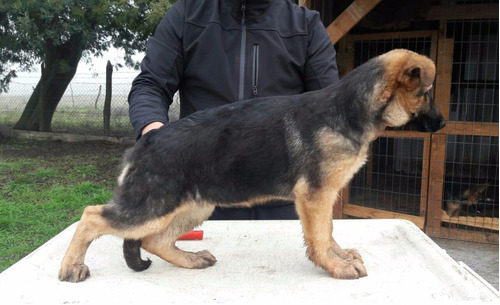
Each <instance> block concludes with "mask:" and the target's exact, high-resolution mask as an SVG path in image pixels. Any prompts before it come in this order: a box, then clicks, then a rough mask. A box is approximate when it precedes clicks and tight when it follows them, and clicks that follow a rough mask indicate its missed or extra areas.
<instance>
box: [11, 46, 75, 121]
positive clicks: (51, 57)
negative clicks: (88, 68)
mask: <svg viewBox="0 0 500 305" xmlns="http://www.w3.org/2000/svg"><path fill="white" fill-rule="evenodd" d="M82 51H83V50H82V47H81V39H79V38H78V37H72V38H71V39H69V40H68V41H67V42H66V43H65V44H62V45H54V44H53V43H51V42H50V41H47V42H46V44H45V59H44V62H43V63H42V76H41V78H40V80H39V81H38V84H37V86H36V88H35V90H34V91H33V93H32V94H31V97H30V99H29V100H28V103H27V104H26V107H25V108H24V111H23V114H22V115H21V118H20V119H19V121H18V122H17V123H16V125H15V126H14V128H15V129H22V130H32V131H52V128H51V125H52V117H53V116H54V112H55V110H56V107H57V105H58V104H59V101H60V100H61V98H62V96H63V94H64V92H65V91H66V88H67V87H68V85H69V83H70V82H71V80H72V79H73V76H75V73H76V69H77V67H78V62H79V61H80V58H81V57H82Z"/></svg>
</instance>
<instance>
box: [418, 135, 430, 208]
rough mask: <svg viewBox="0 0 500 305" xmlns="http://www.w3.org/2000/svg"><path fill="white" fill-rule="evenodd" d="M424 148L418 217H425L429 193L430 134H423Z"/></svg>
mask: <svg viewBox="0 0 500 305" xmlns="http://www.w3.org/2000/svg"><path fill="white" fill-rule="evenodd" d="M425 135H426V137H425V138H424V147H423V150H422V179H421V181H420V216H424V217H425V216H426V215H427V204H428V191H429V181H430V180H429V175H430V173H429V168H430V166H429V163H430V159H431V134H430V133H425Z"/></svg>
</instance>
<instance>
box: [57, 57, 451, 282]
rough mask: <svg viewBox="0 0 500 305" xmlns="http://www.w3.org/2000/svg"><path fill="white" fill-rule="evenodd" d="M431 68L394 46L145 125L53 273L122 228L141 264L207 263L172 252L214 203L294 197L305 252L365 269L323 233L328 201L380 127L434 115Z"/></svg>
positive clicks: (80, 269) (431, 121)
mask: <svg viewBox="0 0 500 305" xmlns="http://www.w3.org/2000/svg"><path fill="white" fill-rule="evenodd" d="M434 77H435V66H434V63H433V62H432V61H431V60H430V59H428V58H427V57H424V56H421V55H418V54H416V53H414V52H411V51H408V50H394V51H391V52H388V53H386V54H383V55H381V56H378V57H376V58H373V59H371V60H370V61H368V62H367V63H365V64H363V65H362V66H360V67H358V68H357V69H355V70H354V71H352V72H351V73H350V74H348V75H347V76H345V77H344V78H343V79H342V80H341V81H340V82H338V83H336V84H334V85H332V86H329V87H327V88H325V89H322V90H319V91H315V92H308V93H304V94H300V95H295V96H280V97H265V98H258V99H253V100H250V101H243V102H238V103H234V104H229V105H225V106H222V107H218V108H213V109H208V110H203V111H200V112H197V113H194V114H193V115H191V116H189V117H186V118H184V119H181V120H179V121H176V122H172V123H169V124H167V125H165V126H164V127H162V128H160V129H158V130H154V131H151V132H149V133H147V134H146V135H144V136H143V137H142V138H141V139H140V140H139V141H138V142H137V144H136V145H135V146H134V147H133V148H131V149H130V150H128V151H127V152H126V153H125V156H124V158H123V169H122V172H121V174H120V175H119V177H118V183H117V186H116V189H115V192H114V197H113V198H112V199H111V200H110V201H109V202H108V203H107V204H105V205H99V206H89V207H87V208H85V210H84V212H83V216H82V218H81V221H80V223H79V224H78V226H77V229H76V232H75V235H74V236H73V239H72V240H71V243H70V245H69V248H68V250H67V252H66V255H65V256H64V258H63V260H62V264H61V269H60V271H59V279H60V280H62V281H70V282H78V281H83V280H85V278H86V277H88V276H89V275H90V273H89V269H88V267H87V266H86V265H85V264H84V258H85V253H86V251H87V249H88V247H89V245H90V243H91V242H92V241H93V240H94V239H96V238H97V237H99V236H101V235H104V234H113V235H116V236H119V237H121V238H124V239H126V241H125V244H124V249H125V251H124V252H125V254H126V260H127V263H128V264H129V266H131V267H132V268H133V269H136V270H142V269H145V268H147V267H148V266H149V263H150V262H145V261H142V260H141V259H140V252H139V251H140V249H139V247H142V248H143V249H145V250H147V251H148V252H150V253H153V254H155V255H158V256H159V257H161V258H162V259H164V260H166V261H167V262H170V263H172V264H175V265H177V266H181V267H185V268H206V267H209V266H211V265H213V264H214V263H215V262H216V259H215V257H214V256H213V255H212V254H210V252H208V251H206V250H205V251H200V252H196V253H192V252H185V251H182V250H180V249H179V248H177V247H176V246H175V242H176V240H177V238H178V237H179V236H181V235H182V234H183V233H185V232H187V231H189V230H191V229H192V228H194V227H195V226H197V225H199V224H201V223H202V222H203V221H204V220H205V219H207V218H208V217H209V216H210V214H211V213H212V211H213V209H214V207H215V206H222V207H231V206H251V205H254V204H259V203H264V202H266V201H268V200H270V199H284V200H293V201H295V205H296V210H297V213H298V215H299V218H300V221H301V224H302V227H303V232H304V239H305V243H306V245H307V255H308V257H309V259H310V260H311V261H313V262H314V263H315V264H317V265H319V266H321V267H323V268H324V269H325V270H326V271H327V272H328V273H329V274H330V275H331V276H332V277H334V278H339V279H356V278H359V277H363V276H366V275H367V272H366V269H365V267H364V266H363V260H362V259H361V256H360V254H359V253H358V252H357V251H356V250H352V249H348V250H344V249H342V248H341V247H340V246H339V245H338V244H337V243H336V242H335V240H334V239H333V237H332V229H333V226H332V207H333V204H334V203H335V201H336V199H337V195H338V193H339V191H340V190H341V189H342V188H343V187H344V186H345V185H346V184H347V183H348V182H349V180H350V179H351V178H352V176H353V175H354V174H355V173H356V172H357V171H358V170H359V168H360V167H361V166H362V165H363V164H364V163H365V160H366V159H367V152H368V147H369V144H370V142H372V141H373V140H374V139H376V138H377V136H378V135H379V134H380V133H381V132H383V131H384V129H385V128H386V127H387V126H402V125H404V124H406V123H408V122H409V121H410V120H412V119H416V120H417V124H418V125H419V126H420V129H421V130H423V131H429V132H434V131H437V130H439V129H441V128H442V127H443V126H444V120H443V117H442V116H441V113H440V112H439V110H438V109H437V108H436V106H435V105H434V103H433V101H432V99H431V94H430V91H431V89H432V84H433V82H434Z"/></svg>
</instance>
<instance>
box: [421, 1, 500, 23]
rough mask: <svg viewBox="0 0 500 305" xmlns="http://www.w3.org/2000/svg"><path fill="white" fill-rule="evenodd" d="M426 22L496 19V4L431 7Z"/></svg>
mask: <svg viewBox="0 0 500 305" xmlns="http://www.w3.org/2000/svg"><path fill="white" fill-rule="evenodd" d="M426 19H427V20H464V19H465V20H468V19H498V3H496V4H495V3H492V4H463V5H437V6H432V7H431V9H430V10H429V13H428V14H427V18H426Z"/></svg>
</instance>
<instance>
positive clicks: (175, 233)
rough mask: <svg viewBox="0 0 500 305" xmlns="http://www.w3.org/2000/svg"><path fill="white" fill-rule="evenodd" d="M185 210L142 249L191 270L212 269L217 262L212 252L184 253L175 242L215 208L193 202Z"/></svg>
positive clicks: (145, 241) (186, 205)
mask: <svg viewBox="0 0 500 305" xmlns="http://www.w3.org/2000/svg"><path fill="white" fill-rule="evenodd" d="M184 208H185V209H182V211H181V212H179V213H178V214H176V215H175V217H174V218H173V219H172V221H171V222H170V223H169V225H168V227H167V229H166V230H164V231H163V232H160V233H158V234H154V235H150V236H147V237H146V238H144V240H143V241H142V248H144V249H145V250H146V251H148V252H150V253H152V254H155V255H157V256H159V257H161V258H162V259H164V260H165V261H167V262H169V263H172V264H174V265H177V266H179V267H184V268H189V269H201V268H206V267H210V266H212V265H214V264H215V262H216V261H217V259H216V258H215V257H214V256H213V255H212V254H211V253H210V252H208V251H207V250H204V251H199V252H187V251H183V250H181V249H179V248H177V246H176V245H175V242H176V241H177V239H178V238H179V237H180V236H181V235H182V234H184V233H186V232H187V231H189V230H191V229H193V228H194V227H195V226H197V225H200V224H201V223H202V222H203V221H204V220H206V219H207V218H208V217H209V216H210V215H211V214H212V212H213V210H214V208H215V206H213V205H209V204H202V203H195V202H193V203H188V204H185V206H184Z"/></svg>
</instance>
